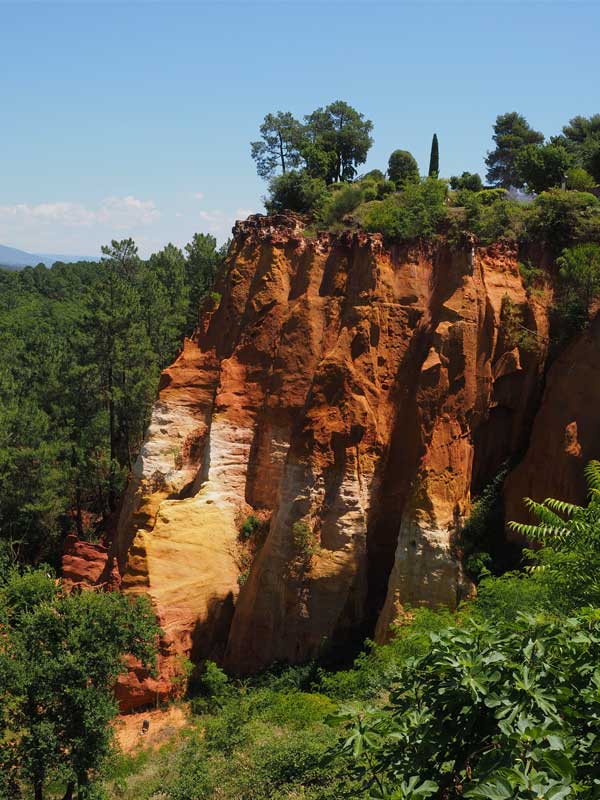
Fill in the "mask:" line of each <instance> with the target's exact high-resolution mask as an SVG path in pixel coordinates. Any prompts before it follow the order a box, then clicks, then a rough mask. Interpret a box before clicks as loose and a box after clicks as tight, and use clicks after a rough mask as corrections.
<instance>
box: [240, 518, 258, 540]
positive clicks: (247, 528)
mask: <svg viewBox="0 0 600 800" xmlns="http://www.w3.org/2000/svg"><path fill="white" fill-rule="evenodd" d="M258 530H260V520H259V519H258V518H257V517H255V516H254V514H250V515H249V516H247V517H246V519H245V520H244V522H243V523H242V525H241V526H240V533H239V537H240V539H241V540H242V541H243V542H245V541H247V540H248V539H251V538H252V536H253V535H254V534H255V533H256V532H257V531H258Z"/></svg>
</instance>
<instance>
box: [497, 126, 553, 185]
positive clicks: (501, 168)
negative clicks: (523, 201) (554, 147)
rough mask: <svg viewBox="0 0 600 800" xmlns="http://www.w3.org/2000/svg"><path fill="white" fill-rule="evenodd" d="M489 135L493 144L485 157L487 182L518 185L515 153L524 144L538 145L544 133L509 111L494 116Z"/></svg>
mask: <svg viewBox="0 0 600 800" xmlns="http://www.w3.org/2000/svg"><path fill="white" fill-rule="evenodd" d="M492 138H493V139H494V142H495V143H496V147H495V149H494V150H492V151H491V152H490V153H488V155H487V157H486V159H485V163H486V165H487V168H488V171H487V179H488V181H489V182H490V183H491V184H494V185H496V186H502V187H504V188H505V189H509V188H510V187H511V186H516V187H520V186H522V185H523V180H522V178H521V175H520V174H519V170H518V168H517V163H516V161H517V156H518V154H519V152H520V151H521V149H522V148H523V147H525V146H526V145H529V144H534V145H535V144H541V143H542V142H543V141H544V135H543V134H542V133H540V132H539V131H534V130H533V128H531V126H530V125H529V123H528V122H527V120H526V119H525V117H523V116H522V115H521V114H517V112H516V111H511V112H509V113H507V114H500V115H499V116H498V117H496V122H495V124H494V136H493V137H492Z"/></svg>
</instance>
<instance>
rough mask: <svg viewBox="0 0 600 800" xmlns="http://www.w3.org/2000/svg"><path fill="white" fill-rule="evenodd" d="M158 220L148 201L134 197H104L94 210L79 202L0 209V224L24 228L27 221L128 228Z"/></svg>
mask: <svg viewBox="0 0 600 800" xmlns="http://www.w3.org/2000/svg"><path fill="white" fill-rule="evenodd" d="M159 217H160V212H159V210H158V209H157V208H156V205H155V203H154V201H152V200H139V199H138V198H137V197H133V196H132V195H127V196H126V197H107V198H105V199H104V200H103V201H102V202H101V203H100V204H99V205H98V206H97V207H96V208H88V207H87V206H84V205H82V204H81V203H70V202H62V201H59V202H56V203H38V204H37V205H30V204H29V203H16V204H15V205H8V206H6V205H5V206H0V223H10V224H12V225H16V226H26V225H27V224H28V223H30V222H35V223H36V224H39V223H49V224H55V223H62V224H63V225H73V226H75V227H77V226H80V225H87V226H89V225H95V224H103V225H113V226H115V227H116V228H117V229H124V228H128V227H130V226H138V225H149V224H151V223H152V222H155V221H156V220H157V219H158V218H159Z"/></svg>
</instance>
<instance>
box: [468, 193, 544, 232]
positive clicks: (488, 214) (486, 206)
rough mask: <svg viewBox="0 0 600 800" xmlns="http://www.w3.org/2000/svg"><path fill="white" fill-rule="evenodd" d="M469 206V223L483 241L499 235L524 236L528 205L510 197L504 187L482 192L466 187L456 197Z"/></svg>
mask: <svg viewBox="0 0 600 800" xmlns="http://www.w3.org/2000/svg"><path fill="white" fill-rule="evenodd" d="M455 202H456V204H457V205H460V206H462V207H464V209H465V224H466V227H467V229H468V230H469V231H471V232H473V233H474V234H475V235H476V236H477V237H478V238H479V240H480V241H481V243H482V244H490V243H491V242H495V241H497V240H498V239H509V240H512V241H517V240H519V239H520V238H522V237H523V235H524V231H525V222H526V219H527V213H528V210H527V206H524V205H523V204H522V203H517V202H516V201H515V200H511V199H510V198H508V197H507V195H506V192H505V191H504V189H484V190H483V191H482V192H470V191H467V190H464V189H463V190H462V191H460V192H458V193H457V196H456V198H455Z"/></svg>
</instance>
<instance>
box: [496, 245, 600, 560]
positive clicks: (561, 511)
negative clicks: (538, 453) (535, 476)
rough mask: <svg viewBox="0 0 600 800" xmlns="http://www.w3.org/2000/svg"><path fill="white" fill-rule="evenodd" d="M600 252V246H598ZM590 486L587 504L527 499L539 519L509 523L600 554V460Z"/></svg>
mask: <svg viewBox="0 0 600 800" xmlns="http://www.w3.org/2000/svg"><path fill="white" fill-rule="evenodd" d="M599 252H600V249H599ZM585 475H586V479H587V484H588V490H589V503H588V505H587V506H578V505H574V504H573V503H567V502H566V501H564V500H555V499H553V498H548V499H546V500H544V501H543V503H538V502H536V501H534V500H532V499H531V498H526V499H525V505H526V507H527V509H528V511H529V512H530V513H531V514H532V515H533V516H534V517H536V518H537V520H538V521H537V523H535V524H528V523H519V522H510V523H509V526H510V527H511V528H512V529H513V530H514V531H516V532H517V533H519V534H520V535H521V536H523V537H525V538H526V539H528V540H529V541H534V542H538V543H539V544H542V545H545V546H550V547H552V548H553V549H554V550H559V551H560V550H564V551H567V552H571V553H578V554H581V555H584V556H588V555H598V554H600V461H590V463H589V464H588V465H587V467H586V469H585Z"/></svg>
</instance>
